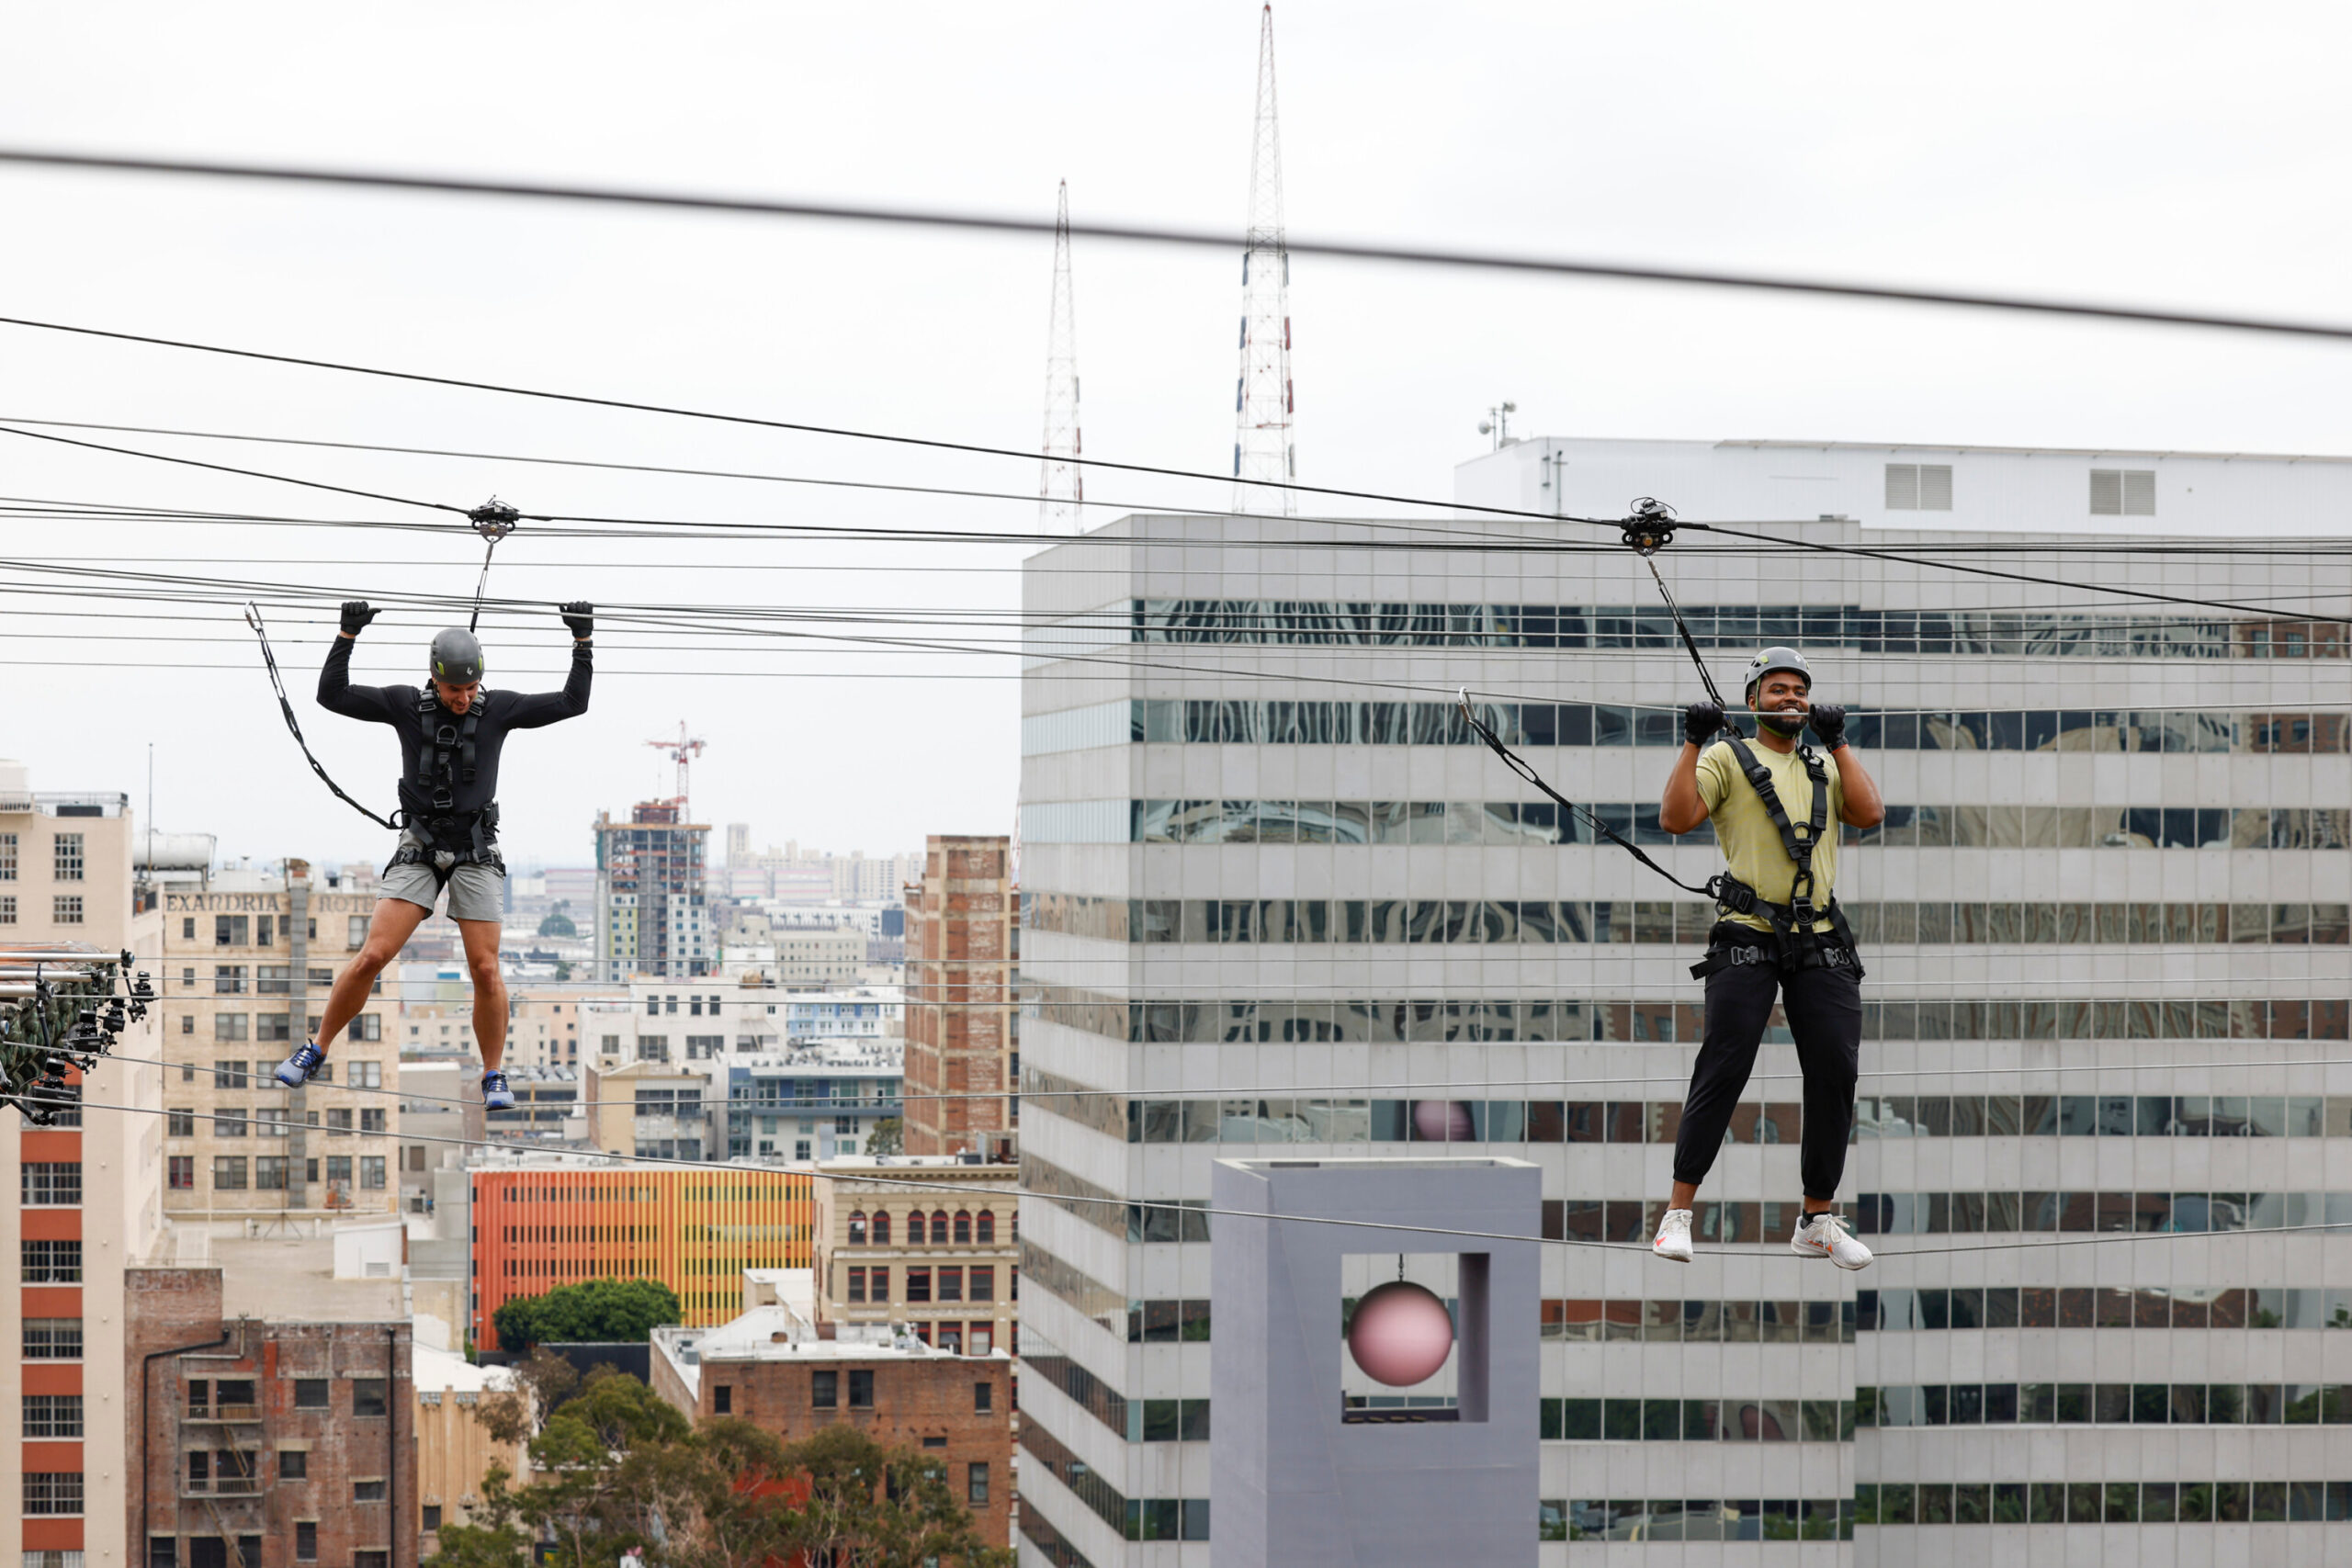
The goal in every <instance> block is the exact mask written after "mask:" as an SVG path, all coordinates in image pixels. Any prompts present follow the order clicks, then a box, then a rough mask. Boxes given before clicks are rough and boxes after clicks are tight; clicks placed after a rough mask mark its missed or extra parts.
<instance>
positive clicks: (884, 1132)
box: [865, 1116, 907, 1155]
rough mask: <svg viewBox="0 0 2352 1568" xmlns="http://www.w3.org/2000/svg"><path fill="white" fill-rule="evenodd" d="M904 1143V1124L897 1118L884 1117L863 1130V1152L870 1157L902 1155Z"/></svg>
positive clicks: (905, 1134)
mask: <svg viewBox="0 0 2352 1568" xmlns="http://www.w3.org/2000/svg"><path fill="white" fill-rule="evenodd" d="M906 1141H907V1124H906V1122H905V1121H904V1120H903V1119H902V1118H899V1117H897V1116H885V1117H883V1118H882V1119H881V1120H880V1121H878V1122H875V1123H874V1125H873V1126H871V1127H869V1128H867V1129H866V1130H865V1152H866V1153H867V1154H870V1155H895V1154H899V1153H902V1152H904V1149H905V1146H906Z"/></svg>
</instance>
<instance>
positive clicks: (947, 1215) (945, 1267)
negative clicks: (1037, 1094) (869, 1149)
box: [816, 1156, 1021, 1356]
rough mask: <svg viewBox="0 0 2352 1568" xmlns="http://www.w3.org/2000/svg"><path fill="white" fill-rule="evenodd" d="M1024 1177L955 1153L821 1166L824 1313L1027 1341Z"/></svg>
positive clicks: (971, 1341)
mask: <svg viewBox="0 0 2352 1568" xmlns="http://www.w3.org/2000/svg"><path fill="white" fill-rule="evenodd" d="M1020 1185H1021V1168H1020V1167H1019V1166H1016V1165H1012V1164H997V1165H967V1164H966V1163H965V1162H964V1160H963V1159H962V1158H959V1157H954V1156H933V1157H931V1158H923V1157H920V1156H893V1157H891V1158H888V1159H880V1160H877V1159H875V1158H873V1157H871V1156H849V1157H845V1158H842V1159H836V1160H829V1161H827V1162H825V1163H824V1164H822V1165H820V1166H819V1167H818V1168H817V1193H816V1201H817V1268H816V1290H817V1314H818V1319H819V1321H820V1322H822V1323H826V1324H865V1325H887V1324H901V1325H905V1326H906V1328H907V1329H908V1330H909V1332H910V1333H912V1334H913V1335H914V1336H915V1337H917V1338H919V1339H922V1340H924V1341H926V1342H927V1343H930V1344H934V1345H937V1346H938V1347H940V1348H942V1349H945V1350H961V1351H966V1352H968V1353H970V1354H972V1355H975V1356H984V1355H986V1354H988V1353H989V1351H990V1350H999V1349H1001V1350H1008V1351H1017V1350H1018V1349H1019V1348H1020V1346H1019V1340H1018V1331H1019V1325H1020V1316H1021V1304H1020V1280H1019V1275H1018V1264H1019V1260H1020V1252H1021V1220H1020V1215H1021V1199H1020V1194H1019V1190H1020ZM926 1187H929V1188H934V1189H936V1190H933V1191H928V1192H927V1191H925V1190H923V1189H924V1188H926ZM976 1189H978V1191H976ZM991 1191H992V1192H994V1193H997V1194H1001V1195H998V1196H990V1195H988V1194H989V1192H991Z"/></svg>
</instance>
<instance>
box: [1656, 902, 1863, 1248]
mask: <svg viewBox="0 0 2352 1568" xmlns="http://www.w3.org/2000/svg"><path fill="white" fill-rule="evenodd" d="M1732 929H1733V931H1735V932H1736V933H1738V934H1737V935H1736V936H1735V937H1734V938H1733V940H1734V941H1741V940H1743V939H1745V940H1747V941H1756V940H1758V939H1760V940H1762V941H1765V942H1769V941H1770V938H1769V937H1763V936H1762V934H1761V933H1759V932H1753V931H1747V928H1745V927H1734V928H1732ZM1775 996H1777V997H1778V998H1779V999H1780V1001H1781V1011H1782V1012H1783V1013H1785V1014H1786V1015H1787V1018H1788V1021H1789V1032H1790V1033H1792V1034H1793V1035H1794V1036H1795V1037H1796V1043H1797V1065H1798V1066H1800V1067H1802V1068H1804V1156H1803V1160H1802V1164H1801V1169H1802V1170H1803V1173H1804V1195H1805V1196H1806V1197H1808V1198H1815V1199H1820V1200H1824V1201H1826V1200H1827V1199H1830V1198H1832V1197H1835V1196H1836V1195H1837V1191H1838V1180H1839V1179H1840V1178H1842V1177H1843V1176H1844V1175H1845V1173H1846V1139H1847V1137H1848V1136H1849V1134H1851V1132H1852V1131H1853V1122H1854V1081H1855V1077H1856V1075H1857V1073H1858V1072H1859V1070H1860V1060H1861V1049H1862V988H1861V982H1860V979H1858V978H1857V977H1856V976H1855V974H1854V971H1853V970H1852V969H1851V968H1850V967H1848V966H1843V965H1840V966H1838V967H1834V968H1822V969H1799V970H1796V971H1794V972H1793V973H1791V974H1786V975H1784V974H1782V973H1781V972H1780V971H1779V970H1778V969H1776V968H1775V967H1774V966H1773V965H1771V964H1732V965H1730V966H1729V967H1727V968H1723V969H1718V970H1716V971H1715V972H1714V973H1713V975H1710V976H1707V1038H1706V1041H1705V1043H1703V1044H1702V1045H1701V1046H1700V1047H1699V1060H1698V1063H1697V1065H1696V1066H1694V1067H1693V1068H1692V1069H1691V1093H1690V1096H1689V1098H1688V1099H1686V1100H1684V1101H1683V1104H1682V1126H1681V1130H1680V1131H1679V1132H1678V1133H1677V1134H1675V1138H1674V1179H1675V1180H1677V1181H1688V1182H1691V1184H1693V1185H1694V1186H1695V1185H1696V1184H1698V1183H1699V1182H1701V1181H1703V1180H1705V1179H1706V1176H1707V1172H1708V1171H1709V1170H1710V1169H1711V1168H1713V1166H1714V1163H1715V1151H1716V1150H1718V1149H1720V1148H1722V1147H1723V1142H1724V1129H1726V1128H1728V1127H1729V1126H1730V1125H1731V1118H1732V1112H1733V1111H1734V1110H1735V1109H1736V1108H1737V1106H1738V1104H1739V1096H1740V1092H1741V1091H1742V1090H1743V1089H1747V1076H1748V1074H1750V1073H1751V1072H1753V1071H1755V1070H1756V1050H1757V1047H1758V1044H1759V1043H1761V1042H1762V1041H1763V1038H1764V1026H1765V1023H1766V1022H1767V1021H1769V1020H1770V1017H1771V1014H1772V1002H1773V998H1775Z"/></svg>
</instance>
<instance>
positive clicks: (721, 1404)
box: [710, 1383, 735, 1416]
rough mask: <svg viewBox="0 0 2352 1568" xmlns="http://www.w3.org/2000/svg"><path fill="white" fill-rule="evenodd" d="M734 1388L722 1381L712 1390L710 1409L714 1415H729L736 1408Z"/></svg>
mask: <svg viewBox="0 0 2352 1568" xmlns="http://www.w3.org/2000/svg"><path fill="white" fill-rule="evenodd" d="M734 1408H735V1391H734V1389H732V1388H730V1387H729V1386H728V1385H727V1384H726V1383H720V1384H719V1385H718V1387H716V1388H714V1389H712V1390H711V1391H710V1409H711V1414H712V1415H714V1416H725V1415H729V1414H730V1413H731V1412H732V1411H733V1410H734Z"/></svg>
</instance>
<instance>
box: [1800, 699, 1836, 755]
mask: <svg viewBox="0 0 2352 1568" xmlns="http://www.w3.org/2000/svg"><path fill="white" fill-rule="evenodd" d="M1805 722H1806V723H1807V724H1810V725H1811V726H1813V732H1814V734H1815V735H1817V736H1819V737H1820V738H1821V749H1822V750H1825V751H1835V750H1838V747H1840V746H1843V745H1844V744H1846V710H1845V709H1844V708H1842V707H1839V706H1838V705H1837V704H1836V703H1815V704H1814V705H1813V712H1812V713H1811V714H1810V715H1808V716H1806V719H1805Z"/></svg>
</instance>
